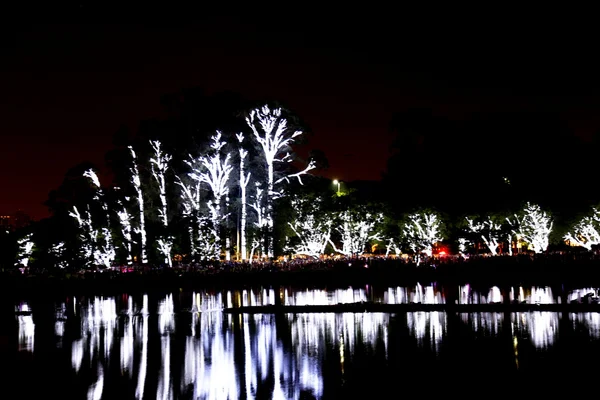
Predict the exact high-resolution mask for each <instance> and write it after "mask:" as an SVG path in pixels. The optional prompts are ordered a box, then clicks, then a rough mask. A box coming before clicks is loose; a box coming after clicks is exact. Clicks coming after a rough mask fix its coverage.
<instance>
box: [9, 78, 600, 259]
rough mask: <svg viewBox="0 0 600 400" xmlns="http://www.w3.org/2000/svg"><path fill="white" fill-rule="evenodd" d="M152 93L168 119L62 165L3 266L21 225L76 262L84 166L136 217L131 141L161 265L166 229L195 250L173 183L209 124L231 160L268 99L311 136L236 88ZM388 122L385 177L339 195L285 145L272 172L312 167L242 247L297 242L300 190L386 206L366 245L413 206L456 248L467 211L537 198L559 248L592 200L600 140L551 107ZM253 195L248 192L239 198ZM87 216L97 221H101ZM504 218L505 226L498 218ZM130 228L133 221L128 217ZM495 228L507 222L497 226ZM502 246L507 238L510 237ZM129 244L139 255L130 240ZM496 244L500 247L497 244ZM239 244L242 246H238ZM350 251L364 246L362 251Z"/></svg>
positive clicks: (364, 208)
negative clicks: (156, 155) (102, 156)
mask: <svg viewBox="0 0 600 400" xmlns="http://www.w3.org/2000/svg"><path fill="white" fill-rule="evenodd" d="M161 103H162V105H163V106H164V109H165V112H166V117H165V118H162V119H151V120H146V121H142V122H140V124H139V127H138V129H137V130H136V131H135V132H133V131H131V130H130V129H128V128H127V127H122V128H121V129H119V130H118V131H117V132H116V133H115V135H114V140H113V145H114V146H113V149H112V150H111V151H110V152H108V153H107V154H106V168H107V169H103V168H100V167H101V166H96V165H92V164H91V163H89V162H85V161H83V162H82V163H80V164H78V165H75V166H73V168H71V169H70V170H69V171H67V173H66V175H65V179H64V181H63V183H62V184H61V185H60V187H58V188H57V189H56V190H53V191H52V192H51V193H49V196H48V199H47V201H46V202H45V204H46V205H47V206H48V208H49V210H50V211H51V214H52V216H51V217H50V218H47V219H44V220H42V221H39V222H35V223H34V224H32V225H31V226H29V227H27V228H24V229H23V230H19V231H16V232H8V233H7V232H2V233H1V234H0V241H1V245H2V247H1V248H2V254H1V255H0V256H1V258H0V262H1V266H2V268H3V269H10V268H14V267H15V266H17V265H18V260H16V258H17V253H18V248H19V245H18V243H17V240H18V239H21V238H23V237H24V236H25V235H27V234H32V235H33V236H32V237H33V240H34V242H35V251H34V253H33V255H32V256H31V261H32V263H31V264H30V265H31V266H32V267H33V266H35V267H37V268H42V269H43V268H47V267H48V266H50V265H62V267H64V266H70V265H77V266H79V267H81V266H85V265H86V264H85V263H84V262H82V261H81V259H80V258H81V257H80V255H79V254H78V252H79V251H80V250H81V242H80V241H81V238H80V235H81V227H80V226H78V224H77V221H76V220H75V218H73V216H72V215H70V214H71V213H72V211H73V207H74V206H75V207H78V208H79V209H84V208H85V207H87V206H89V205H90V204H92V205H93V204H95V205H94V206H93V207H92V208H91V213H92V214H94V215H95V217H94V218H96V216H98V215H101V214H102V212H103V210H102V208H101V207H100V203H98V202H97V201H96V200H97V196H98V192H97V191H96V189H95V188H94V187H93V185H91V184H90V180H89V179H88V178H86V177H84V176H83V175H84V172H85V171H88V170H90V169H92V170H95V171H99V175H100V176H101V177H102V178H103V179H101V180H102V181H103V183H104V185H103V189H102V190H103V195H102V196H103V201H105V202H106V203H109V204H111V205H115V204H121V203H122V202H129V203H128V207H129V209H130V212H131V214H132V215H135V211H134V210H133V209H134V202H133V201H132V200H131V199H134V198H135V197H136V192H135V190H134V187H133V185H132V184H131V176H132V175H131V171H132V160H131V153H130V146H131V147H132V148H134V149H135V151H136V153H137V156H138V159H139V160H140V161H139V163H138V164H137V166H138V167H139V175H140V178H141V181H142V182H143V187H144V209H145V217H146V219H147V232H148V238H147V240H148V243H150V246H149V248H150V251H149V260H150V263H153V264H159V263H162V260H161V254H160V252H158V250H157V249H156V245H155V243H156V241H157V240H158V239H160V238H167V237H168V238H173V239H172V241H173V242H172V246H173V247H172V249H173V250H172V255H173V256H175V255H177V256H181V257H183V258H179V259H178V260H177V261H182V262H188V263H189V262H194V261H197V260H199V259H198V258H196V259H194V258H193V257H190V245H189V243H188V242H187V240H188V235H187V232H188V226H189V224H190V221H189V218H190V217H189V216H186V214H185V213H183V211H182V204H181V187H180V185H177V184H176V182H177V180H178V179H181V177H184V176H188V175H189V173H190V169H189V168H190V166H189V164H188V163H187V162H188V161H189V158H190V155H195V154H202V152H204V151H207V149H210V145H211V139H212V137H213V135H214V134H215V132H216V131H221V132H223V134H224V135H226V138H227V147H226V150H227V151H228V152H229V153H230V154H231V155H232V161H231V163H232V165H234V166H236V168H237V165H238V163H239V159H238V158H237V157H238V156H237V152H238V148H236V147H235V145H236V144H237V143H236V141H235V136H234V135H235V134H238V133H244V134H245V136H246V137H247V138H248V137H250V136H251V135H252V132H251V131H249V129H248V124H247V123H246V121H245V119H246V118H247V116H248V113H249V112H250V110H252V109H255V108H257V107H261V106H262V105H264V104H270V105H271V107H281V109H282V110H284V116H285V118H286V119H287V121H288V125H289V127H290V129H293V130H297V131H302V132H304V134H303V135H301V136H299V137H298V138H297V139H295V140H294V143H293V146H295V145H296V144H300V143H302V142H303V141H306V140H308V144H309V145H310V140H309V139H310V133H311V129H310V127H308V126H306V124H305V123H304V121H302V120H301V118H300V117H299V116H297V115H295V114H294V113H293V111H292V110H290V109H289V108H287V107H286V106H285V105H282V104H281V103H279V102H274V101H264V100H261V101H258V102H257V101H249V100H247V99H245V98H243V97H242V96H240V95H238V94H235V93H217V94H213V95H207V94H206V93H205V92H204V91H202V90H201V89H197V88H195V89H190V90H185V91H182V92H180V93H175V94H169V95H165V96H164V97H163V98H162V99H161ZM390 132H391V134H393V135H395V138H396V139H395V141H394V143H393V146H392V149H390V150H391V153H390V156H389V159H388V167H387V171H386V172H385V173H384V175H383V176H382V179H381V180H379V181H354V182H344V183H343V186H342V188H341V193H336V190H335V186H334V185H332V182H331V180H329V179H327V178H324V177H322V175H323V173H324V171H326V168H327V166H328V163H327V159H326V154H325V153H323V152H322V151H321V150H320V149H314V150H313V151H312V152H311V153H310V155H309V159H307V160H302V159H299V158H298V157H297V156H296V155H295V154H294V153H293V146H292V148H291V149H290V156H291V157H293V158H294V162H292V163H289V164H286V166H287V167H286V168H285V169H281V170H278V171H277V174H279V175H278V176H276V179H277V178H284V177H285V176H286V174H287V175H289V174H293V173H294V172H298V171H301V170H302V168H304V166H306V165H307V164H308V163H309V162H313V163H314V166H315V168H314V169H313V170H311V171H310V172H309V174H310V175H305V176H303V179H302V181H303V185H301V184H300V183H299V181H297V180H296V179H290V180H289V184H288V185H287V190H286V192H287V195H286V196H283V197H281V198H278V199H277V200H275V201H274V203H273V205H272V206H273V207H274V214H273V216H274V223H273V228H272V229H273V231H272V232H266V230H267V228H265V227H264V226H263V227H258V228H257V227H256V226H255V225H257V224H256V221H255V219H256V216H252V217H248V218H249V221H248V229H247V231H248V243H249V245H248V246H249V247H250V246H251V244H250V243H251V240H252V239H256V240H257V241H258V242H261V243H260V244H257V245H256V250H257V252H258V251H260V248H261V247H265V248H266V247H268V246H267V245H268V241H267V242H265V239H264V238H265V237H266V236H269V235H270V236H271V240H272V241H273V250H274V255H275V256H278V255H288V256H289V255H292V254H293V252H292V251H291V250H290V248H291V247H290V246H291V245H293V244H297V243H298V242H299V241H300V238H294V234H295V232H294V231H293V230H292V229H290V226H289V224H288V222H289V221H291V220H294V219H295V218H298V217H299V215H300V211H301V210H300V207H299V206H298V205H297V203H294V202H293V199H304V200H307V201H306V202H305V203H303V204H309V205H310V204H316V203H319V205H320V207H321V209H320V210H319V212H320V214H321V215H324V214H323V213H325V212H337V213H340V212H341V211H343V210H348V211H351V212H352V213H355V214H358V215H360V214H369V213H381V214H383V216H384V218H383V219H382V220H381V221H378V229H379V230H380V231H381V232H382V233H383V234H382V235H380V236H379V237H378V238H373V239H370V240H369V241H368V245H369V247H368V248H366V249H365V252H366V253H376V254H383V253H385V252H386V250H385V247H386V241H385V238H396V237H399V236H401V226H402V223H403V221H404V220H405V219H406V217H407V215H408V214H410V213H414V212H416V211H419V210H421V211H423V210H432V212H435V213H436V214H438V215H439V216H440V218H441V219H442V220H443V221H444V227H443V235H442V236H443V238H444V239H445V240H444V242H445V243H446V244H447V247H446V248H447V249H448V251H449V252H451V253H456V252H457V251H458V247H457V239H458V237H460V236H461V235H462V236H464V234H465V218H464V217H465V216H473V215H479V216H490V217H494V218H496V219H497V220H505V217H506V216H510V215H513V214H515V213H518V212H519V210H521V209H522V208H523V205H524V204H526V202H531V203H535V204H538V205H540V206H541V207H542V209H544V210H546V211H548V212H549V213H550V215H552V218H553V221H554V227H553V230H552V235H551V238H550V242H551V246H550V249H562V250H564V249H566V247H565V244H564V240H563V238H564V234H565V232H567V231H568V230H569V229H570V228H571V227H572V226H573V224H574V223H575V222H577V221H578V220H580V219H581V217H582V216H584V215H587V214H589V213H590V211H591V209H592V207H593V206H594V205H596V204H597V203H598V201H599V200H600V193H598V192H599V190H600V189H598V187H597V185H596V184H595V172H594V171H595V168H594V167H595V166H594V165H593V164H594V160H595V154H597V152H598V150H599V149H600V141H599V140H598V136H597V135H596V136H593V137H590V138H579V137H577V136H575V135H574V134H573V133H572V132H571V130H570V128H569V126H567V125H566V124H565V123H564V122H563V121H562V120H561V119H560V115H559V114H552V113H516V112H512V113H505V112H498V113H478V114H471V115H467V116H461V117H460V118H456V117H447V116H442V115H435V114H433V112H432V111H431V110H427V109H413V110H408V111H406V112H402V113H398V114H395V115H394V116H393V118H392V120H391V122H390ZM150 141H160V143H162V145H163V146H164V150H165V152H166V153H168V154H169V155H171V156H172V162H170V165H169V170H168V172H167V173H166V176H165V177H166V179H167V182H168V184H167V185H166V198H167V199H168V202H169V204H171V205H175V206H173V207H171V208H170V209H169V215H168V225H167V226H164V225H161V223H159V221H160V217H159V209H160V207H159V205H158V201H159V200H158V199H159V195H158V188H157V185H156V184H155V182H154V180H153V175H152V174H153V172H152V171H153V170H152V165H151V163H149V162H148V160H149V159H150V158H151V157H152V148H151V146H150V144H149V143H150ZM365 141H366V139H365ZM247 142H248V141H246V143H247ZM245 149H246V150H247V151H248V153H249V155H248V158H247V159H246V160H247V162H246V168H247V171H251V174H252V179H253V180H254V181H255V182H265V181H266V179H267V176H266V170H265V168H264V161H263V160H262V159H261V157H260V152H261V150H260V147H259V146H257V145H256V143H249V144H248V145H247V146H246V147H245ZM108 181H109V182H110V183H108ZM239 183H240V174H239V171H238V170H237V169H236V170H234V172H233V173H232V175H231V180H230V184H229V192H228V193H227V207H229V208H228V209H227V211H228V214H227V219H226V221H225V222H223V223H222V226H221V225H220V226H219V229H220V231H219V235H221V237H222V238H223V239H227V240H230V241H231V243H229V242H228V243H229V244H228V246H229V250H228V251H230V253H231V254H239V252H240V248H239V227H240V218H241V211H240V210H241V191H240V185H239ZM249 188H250V187H249ZM264 189H265V186H263V190H264ZM201 190H202V195H203V196H207V195H208V192H209V189H207V187H202V188H201ZM249 190H250V192H249V194H248V196H249V197H250V198H254V197H256V194H257V192H256V190H255V189H253V188H250V189H249ZM252 196H254V197H252ZM250 198H249V199H247V203H248V204H249V203H250V201H251V199H250ZM262 201H263V203H261V204H262V205H263V206H265V207H267V205H268V203H264V202H265V201H266V200H264V199H263V200H262ZM94 202H96V203H94ZM204 202H206V199H205V200H204ZM203 207H204V208H205V211H206V210H208V208H206V207H207V206H206V204H203ZM209 208H210V207H209ZM248 213H249V214H251V213H252V211H251V210H249V211H248ZM96 219H97V218H96ZM105 223H106V224H107V226H110V227H111V228H110V229H111V230H112V232H113V235H112V236H113V240H114V245H115V247H116V248H117V254H116V256H115V259H114V263H115V264H124V263H125V260H126V255H125V253H124V249H125V247H126V246H125V244H126V243H125V241H124V239H123V237H121V236H120V234H119V230H118V227H119V220H118V218H117V215H116V213H115V212H114V210H112V209H111V211H110V212H109V214H108V220H107V221H105ZM336 223H339V220H333V224H334V225H333V226H332V238H333V239H332V240H331V244H329V243H325V245H326V247H327V251H324V253H326V254H331V253H333V252H334V251H333V250H334V249H333V248H332V245H333V242H334V241H335V240H337V241H338V243H339V241H340V240H342V239H341V236H340V233H339V232H337V231H336V229H335V228H336V226H335V224H336ZM95 224H97V225H98V226H97V229H100V225H101V224H99V223H97V222H95ZM503 224H504V225H506V224H505V222H503ZM133 228H134V230H135V226H133ZM503 229H508V228H507V227H506V226H504V227H503ZM136 235H137V233H134V236H135V238H134V239H133V240H132V243H133V244H134V246H138V247H139V241H140V238H139V236H136ZM265 235H266V236H265ZM336 235H337V236H336ZM236 236H237V237H236ZM475 236H477V235H475ZM236 239H237V240H238V242H237V243H236ZM477 241H479V242H480V240H479V239H478V238H475V241H474V243H472V244H473V245H474V246H473V247H474V250H473V249H472V250H471V252H473V251H475V252H477V251H479V250H481V246H480V244H481V243H479V245H478V244H477V243H476V242H477ZM59 242H60V243H63V245H64V248H65V249H67V250H66V253H65V252H62V253H61V257H62V258H64V260H63V261H64V263H63V264H60V260H57V259H56V252H52V251H50V249H52V248H53V246H56V244H57V243H59ZM265 243H267V244H266V245H265ZM511 245H512V243H508V246H511ZM400 247H402V246H400ZM402 250H403V251H410V247H409V246H408V245H406V244H405V245H404V247H402ZM136 251H137V256H139V250H135V251H134V252H136ZM503 251H504V252H506V246H505V247H504V248H503ZM247 252H248V253H249V252H250V250H249V249H247ZM264 252H266V250H264ZM191 253H193V251H192V252H191ZM357 254H358V255H360V254H362V251H360V252H357ZM186 257H187V258H186ZM136 258H137V257H136ZM75 260H79V261H78V262H75ZM139 261H140V260H139V259H138V260H137V262H139Z"/></svg>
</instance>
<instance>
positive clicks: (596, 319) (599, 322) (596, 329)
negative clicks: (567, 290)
mask: <svg viewBox="0 0 600 400" xmlns="http://www.w3.org/2000/svg"><path fill="white" fill-rule="evenodd" d="M569 319H570V320H571V321H573V325H574V326H576V325H579V326H583V327H585V330H587V331H588V332H589V335H590V337H592V338H593V339H600V313H597V312H586V313H570V314H569Z"/></svg>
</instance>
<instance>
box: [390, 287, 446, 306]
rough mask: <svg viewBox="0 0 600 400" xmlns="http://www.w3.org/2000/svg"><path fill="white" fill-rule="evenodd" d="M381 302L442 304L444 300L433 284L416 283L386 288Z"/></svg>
mask: <svg viewBox="0 0 600 400" xmlns="http://www.w3.org/2000/svg"><path fill="white" fill-rule="evenodd" d="M383 302H384V303H387V304H406V303H421V304H444V303H445V302H446V301H445V299H444V295H443V293H442V292H440V291H438V290H436V288H435V286H434V285H433V284H431V285H428V286H425V287H423V286H422V285H421V284H420V283H417V284H416V285H415V286H413V287H400V286H398V287H395V288H392V287H390V288H388V290H387V291H386V292H385V293H384V295H383Z"/></svg>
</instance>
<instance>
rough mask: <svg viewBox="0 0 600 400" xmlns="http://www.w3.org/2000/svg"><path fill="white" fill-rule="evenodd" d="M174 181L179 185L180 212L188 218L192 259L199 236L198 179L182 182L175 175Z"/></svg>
mask: <svg viewBox="0 0 600 400" xmlns="http://www.w3.org/2000/svg"><path fill="white" fill-rule="evenodd" d="M176 179H177V180H176V182H175V183H177V185H179V187H181V202H182V206H183V211H182V214H183V216H184V217H186V218H187V219H188V222H189V223H188V236H189V241H190V255H191V256H192V259H193V258H194V257H195V255H196V252H197V247H198V244H197V239H196V238H198V237H199V236H200V226H201V224H200V222H199V217H200V181H194V180H191V181H190V182H189V183H184V182H183V181H182V180H181V178H179V177H176Z"/></svg>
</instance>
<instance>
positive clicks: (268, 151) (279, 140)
mask: <svg viewBox="0 0 600 400" xmlns="http://www.w3.org/2000/svg"><path fill="white" fill-rule="evenodd" d="M246 122H247V124H248V126H249V127H250V128H251V129H252V132H253V134H254V139H255V140H256V141H257V142H258V144H259V145H260V148H261V149H262V155H263V158H264V161H265V167H266V170H267V190H266V196H265V200H266V212H265V218H266V230H267V238H266V239H267V246H266V247H267V256H268V257H269V258H271V257H273V251H274V250H273V249H274V246H273V201H274V200H275V199H277V198H279V197H281V196H282V195H283V194H284V193H283V189H278V190H277V189H276V188H275V187H276V186H277V185H278V184H279V183H281V182H284V181H285V182H287V183H289V182H290V179H291V178H297V179H298V181H299V182H300V183H301V184H302V179H301V176H302V175H304V174H306V173H307V172H308V171H310V170H311V169H313V168H315V167H316V166H315V163H314V161H312V160H311V161H310V162H309V164H308V166H307V167H306V168H305V169H303V170H302V171H300V172H297V173H292V174H287V175H284V176H283V177H282V178H279V179H275V173H276V171H275V165H276V164H277V165H281V164H284V163H290V162H292V161H293V158H292V156H291V154H290V151H291V147H290V146H291V144H292V143H294V138H296V137H298V136H300V135H302V132H300V131H295V130H293V129H291V128H290V127H288V120H287V119H286V118H285V117H284V116H283V115H282V110H281V108H275V109H271V108H269V107H268V106H263V107H262V108H256V109H254V110H252V111H251V112H250V114H249V115H248V117H247V118H246Z"/></svg>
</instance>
